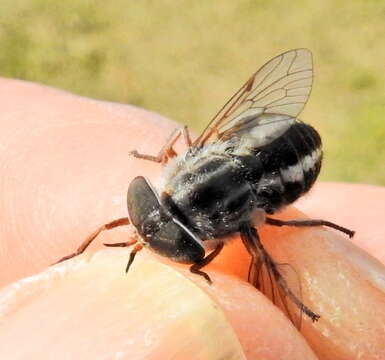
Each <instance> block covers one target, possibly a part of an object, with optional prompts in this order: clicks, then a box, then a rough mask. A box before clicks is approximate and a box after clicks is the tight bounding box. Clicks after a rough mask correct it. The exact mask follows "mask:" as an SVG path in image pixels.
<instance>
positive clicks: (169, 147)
mask: <svg viewBox="0 0 385 360" xmlns="http://www.w3.org/2000/svg"><path fill="white" fill-rule="evenodd" d="M182 134H183V138H184V141H185V144H186V146H187V147H188V148H189V147H191V144H192V142H191V137H190V133H189V131H188V128H187V126H184V127H183V128H180V129H175V130H174V131H173V132H172V133H171V135H170V137H169V138H168V139H167V141H166V143H165V144H164V145H163V147H162V148H161V150H160V151H159V153H158V155H157V156H153V155H147V154H140V153H138V152H137V151H136V150H132V151H130V155H132V156H134V157H136V158H138V159H144V160H149V161H153V162H157V163H162V164H166V163H167V162H168V160H169V159H172V158H173V157H175V156H177V155H178V154H177V152H176V151H175V150H174V148H173V146H174V145H175V143H176V142H177V140H178V139H179V137H180V136H181V135H182Z"/></svg>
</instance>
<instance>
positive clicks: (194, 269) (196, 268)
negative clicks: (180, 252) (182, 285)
mask: <svg viewBox="0 0 385 360" xmlns="http://www.w3.org/2000/svg"><path fill="white" fill-rule="evenodd" d="M223 245H224V244H223V242H221V243H219V244H218V245H217V247H216V248H215V249H214V251H212V252H211V253H210V254H209V255H207V256H206V257H205V258H203V259H202V260H201V261H199V262H197V263H195V264H193V265H191V267H190V271H191V272H192V273H194V274H198V275H200V276H203V277H204V278H205V279H206V280H207V282H208V283H209V284H212V281H211V279H210V276H208V275H207V274H206V273H205V272H204V271H201V269H202V268H203V267H204V266H206V265H207V264H210V263H211V261H213V260H214V259H215V258H216V257H217V256H218V255H219V253H220V252H221V250H222V249H223Z"/></svg>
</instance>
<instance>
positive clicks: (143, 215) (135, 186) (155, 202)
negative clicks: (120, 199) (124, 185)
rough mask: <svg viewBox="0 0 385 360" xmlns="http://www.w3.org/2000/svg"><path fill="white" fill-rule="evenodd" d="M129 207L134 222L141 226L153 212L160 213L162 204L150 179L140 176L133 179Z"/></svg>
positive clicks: (128, 193) (130, 187) (129, 191)
mask: <svg viewBox="0 0 385 360" xmlns="http://www.w3.org/2000/svg"><path fill="white" fill-rule="evenodd" d="M127 208H128V214H129V215H130V219H131V222H132V224H133V225H134V226H135V227H136V228H140V227H141V226H142V225H143V224H144V223H145V222H146V220H147V219H149V218H150V217H151V214H154V213H157V212H158V213H159V212H160V209H161V205H160V202H159V199H158V197H157V194H156V193H155V191H154V190H153V189H152V188H151V186H150V184H149V183H148V181H147V180H146V179H145V178H144V177H142V176H138V177H136V178H135V179H134V180H132V181H131V183H130V186H129V187H128V192H127Z"/></svg>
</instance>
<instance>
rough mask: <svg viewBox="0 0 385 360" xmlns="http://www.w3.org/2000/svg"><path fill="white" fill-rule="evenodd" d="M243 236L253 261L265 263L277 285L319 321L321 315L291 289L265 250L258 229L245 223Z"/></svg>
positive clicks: (307, 313) (306, 312)
mask: <svg viewBox="0 0 385 360" xmlns="http://www.w3.org/2000/svg"><path fill="white" fill-rule="evenodd" d="M241 238H242V241H243V242H244V243H245V245H246V248H247V250H248V251H249V252H250V255H251V257H252V258H253V262H255V263H258V259H260V260H261V261H262V263H264V264H265V266H266V267H267V269H268V271H269V272H270V273H271V274H272V275H273V277H274V279H275V281H276V283H277V285H278V286H279V287H280V289H281V290H282V291H283V293H284V294H285V295H286V296H287V297H288V298H289V299H290V300H291V301H292V302H293V303H294V304H295V306H297V307H298V308H299V309H300V311H302V312H304V313H305V314H306V315H307V316H309V317H310V318H311V319H312V321H317V320H318V319H319V318H320V316H319V315H318V314H316V313H314V312H313V311H312V310H310V309H309V308H308V307H307V306H306V305H305V304H304V303H303V302H302V301H301V300H300V299H299V298H298V297H297V296H296V295H295V294H294V293H293V292H292V291H291V290H290V287H289V285H288V283H287V282H286V280H285V278H284V277H283V276H282V275H281V273H280V272H279V271H278V269H277V266H276V263H275V262H274V260H273V259H272V257H271V256H270V255H269V253H268V252H267V251H266V250H265V248H264V246H263V245H262V243H261V240H260V239H259V235H258V233H257V230H256V229H254V228H253V227H252V226H251V225H245V226H243V227H242V228H241Z"/></svg>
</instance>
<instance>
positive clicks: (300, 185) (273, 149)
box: [240, 121, 322, 213]
mask: <svg viewBox="0 0 385 360" xmlns="http://www.w3.org/2000/svg"><path fill="white" fill-rule="evenodd" d="M240 160H241V161H242V162H244V163H245V164H247V166H246V167H245V169H246V168H248V169H250V171H249V172H248V173H247V174H246V176H248V177H249V178H250V182H251V183H253V188H254V189H255V192H256V198H257V201H258V206H260V207H262V208H263V209H265V211H266V212H267V213H274V212H275V211H276V210H278V209H279V208H280V207H282V206H285V205H288V204H290V203H292V202H294V201H295V200H297V199H298V198H299V197H300V196H301V195H302V194H304V193H306V192H307V191H308V190H309V189H310V188H311V186H312V185H313V184H314V182H315V180H316V178H317V176H318V174H319V171H320V168H321V161H322V150H321V138H320V136H319V135H318V133H317V132H316V130H314V128H312V127H311V126H310V125H307V124H304V123H302V122H299V121H297V122H295V123H294V124H293V125H291V126H290V127H289V129H288V130H287V131H286V132H285V133H284V134H282V135H281V136H279V137H278V138H276V139H274V140H273V141H271V142H270V143H268V144H265V145H264V146H261V147H256V148H255V149H254V150H253V154H252V155H248V156H244V157H242V156H241V157H240ZM257 169H258V170H257ZM252 171H254V174H253V173H252Z"/></svg>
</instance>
